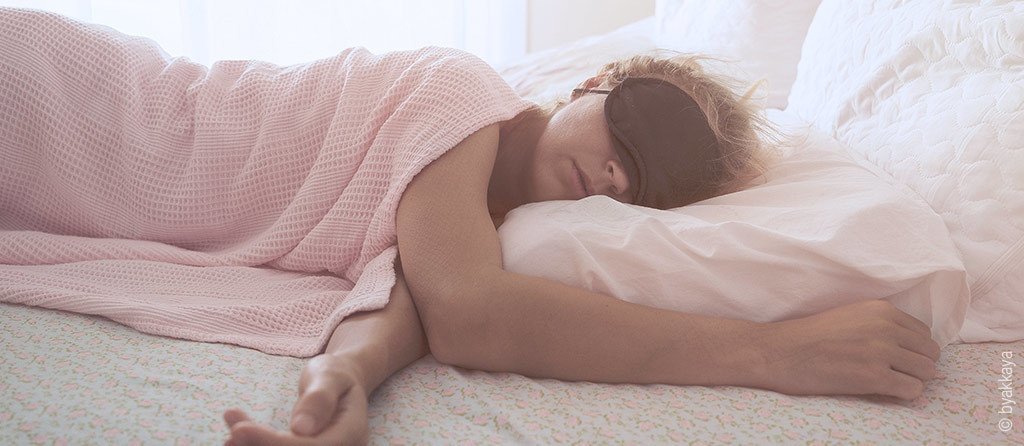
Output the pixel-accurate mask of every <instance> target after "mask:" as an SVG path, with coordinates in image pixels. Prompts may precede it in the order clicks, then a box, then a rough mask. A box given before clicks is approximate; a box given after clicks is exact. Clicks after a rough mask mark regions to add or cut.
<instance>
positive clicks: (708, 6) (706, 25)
mask: <svg viewBox="0 0 1024 446" xmlns="http://www.w3.org/2000/svg"><path fill="white" fill-rule="evenodd" d="M820 1H821V0H657V3H656V5H655V17H656V20H657V30H656V38H655V41H656V42H657V44H658V46H659V47H661V48H666V49H670V50H676V51H682V52H694V53H707V54H711V55H716V56H719V57H722V58H726V59H727V60H730V61H731V62H733V63H735V65H736V67H735V68H738V69H739V70H738V71H737V72H735V73H733V74H734V75H736V76H737V77H740V78H745V79H747V80H750V81H752V82H753V81H756V80H759V79H765V80H767V81H768V85H767V89H766V91H762V92H761V93H762V94H764V93H767V94H766V96H765V106H766V107H769V108H778V109H784V108H785V107H786V99H787V97H788V96H789V89H790V86H792V85H793V80H794V79H795V78H796V67H797V62H799V60H800V48H801V46H802V45H803V42H804V35H805V34H806V33H807V27H808V26H810V23H811V19H812V18H813V17H814V12H815V10H816V9H817V8H818V3H820Z"/></svg>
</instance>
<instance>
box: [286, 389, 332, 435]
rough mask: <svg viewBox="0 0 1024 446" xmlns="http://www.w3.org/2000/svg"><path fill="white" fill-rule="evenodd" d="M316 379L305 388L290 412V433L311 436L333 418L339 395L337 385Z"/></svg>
mask: <svg viewBox="0 0 1024 446" xmlns="http://www.w3.org/2000/svg"><path fill="white" fill-rule="evenodd" d="M325 381H328V380H323V379H317V380H314V381H313V382H312V383H311V384H310V385H309V386H307V387H306V389H305V392H303V393H302V395H301V396H300V397H299V400H298V401H297V402H296V403H295V408H294V409H293V410H292V432H295V433H296V434H297V435H305V436H312V435H316V434H318V433H319V432H320V431H321V430H323V428H324V426H325V425H326V424H327V421H329V420H330V419H331V417H333V416H334V411H335V409H336V408H337V406H338V397H339V396H340V394H341V389H339V388H338V387H339V386H338V385H337V384H334V383H330V382H325Z"/></svg>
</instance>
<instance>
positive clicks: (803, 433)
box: [0, 305, 1024, 445]
mask: <svg viewBox="0 0 1024 446" xmlns="http://www.w3.org/2000/svg"><path fill="white" fill-rule="evenodd" d="M0 349H2V351H3V355H2V356H0V395H2V396H3V398H0V444H80V443H83V442H87V443H103V444H127V445H131V444H154V443H155V444H175V445H189V444H219V443H221V442H222V441H223V440H224V439H225V434H226V432H227V430H226V428H225V426H224V424H223V423H222V422H221V420H220V416H221V413H222V412H223V410H224V409H226V408H228V407H232V406H237V407H241V408H243V409H245V410H247V411H249V412H250V414H252V415H253V416H254V417H255V418H257V419H259V420H262V421H266V422H270V423H271V424H272V425H273V426H276V427H278V428H281V429H283V428H285V426H287V421H288V418H289V415H290V410H291V406H292V403H293V402H294V398H295V392H296V386H297V383H298V377H299V373H300V372H301V370H302V366H303V361H302V360H299V359H295V358H289V357H280V356H272V355H267V354H264V353H261V352H258V351H255V350H250V349H245V348H241V347H236V346H231V345H223V344H207V343H197V342H189V341H182V340H177V339H170V338H162V337H157V336H151V335H146V334H143V333H139V332H136V331H134V330H132V329H130V328H127V327H124V326H121V325H118V324H116V323H113V322H111V321H108V320H106V319H100V318H95V317H89V316H82V315H78V314H71V313H63V312H57V311H51V310H43V309H39V308H32V307H23V306H16V305H0ZM1003 351H1012V352H1013V355H1014V362H1016V363H1021V364H1024V361H1020V360H1019V358H1021V355H1024V341H1020V342H1015V343H1009V344H1000V343H985V344H961V345H951V346H949V347H947V348H946V349H944V350H943V356H942V360H941V362H940V365H939V370H940V373H941V377H940V378H938V379H936V380H933V381H931V382H929V383H928V387H927V389H926V390H925V395H924V396H922V397H921V398H919V399H917V400H915V401H913V402H910V403H902V402H899V401H897V400H892V399H886V398H883V397H852V396H851V397H792V396H787V395H782V394H778V393H775V392H770V391H763V390H758V389H747V388H740V387H680V386H665V385H649V386H645V385H608V384H594V383H587V382H578V383H569V382H562V381H557V380H550V379H529V378H526V377H523V376H520V375H515V374H510V373H487V372H480V371H475V370H466V369H460V368H456V367H451V366H446V365H443V364H439V363H438V362H436V361H435V360H434V359H433V358H432V357H429V356H428V357H426V358H423V359H421V360H419V361H417V362H416V363H415V364H413V365H412V366H410V367H408V368H406V369H405V370H403V371H402V372H400V373H399V374H397V375H396V376H394V377H392V378H391V379H390V380H388V381H387V382H385V383H384V385H382V386H381V388H380V389H378V390H377V392H376V393H375V394H374V395H373V399H372V401H371V404H370V414H369V415H370V430H371V444H391V445H404V444H423V443H428V444H458V445H476V444H495V443H500V444H509V443H533V444H680V443H685V444H693V445H699V444H707V445H711V444H750V443H765V442H770V443H786V444H789V443H800V444H808V445H824V444H834V443H858V444H893V443H900V444H934V445H938V444H963V445H966V444H979V445H981V444H985V445H989V444H1024V416H1022V412H1024V408H1021V407H1020V405H1017V406H1015V407H1014V408H1013V409H1014V414H1013V415H1011V416H1010V417H1009V419H1010V420H1011V422H1012V423H1013V427H1012V429H1010V431H1009V432H1002V431H1000V430H999V428H998V427H997V422H998V421H999V419H1000V418H1002V417H1003V415H1000V414H998V413H997V412H998V410H999V406H1000V402H1001V400H1000V393H999V390H998V386H999V382H998V380H999V379H1000V376H1001V370H1000V369H1001V364H1002V362H1001V359H1000V352H1003ZM1014 373H1015V375H1014V376H1013V387H1014V390H1015V398H1014V399H1016V400H1020V399H1021V398H1020V396H1021V393H1020V389H1021V385H1020V383H1021V381H1022V378H1024V370H1022V369H1020V368H1016V369H1015V370H1014Z"/></svg>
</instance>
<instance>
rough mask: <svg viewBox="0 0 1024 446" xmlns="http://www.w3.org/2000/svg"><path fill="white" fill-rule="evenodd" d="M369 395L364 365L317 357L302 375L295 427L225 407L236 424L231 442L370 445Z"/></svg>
mask: <svg viewBox="0 0 1024 446" xmlns="http://www.w3.org/2000/svg"><path fill="white" fill-rule="evenodd" d="M367 403H368V395H367V392H366V387H365V385H364V384H363V377H362V374H361V372H360V369H359V368H358V366H357V365H356V364H355V363H354V362H352V361H350V360H348V359H346V358H344V357H342V356H338V355H332V354H322V355H320V356H317V357H315V358H313V359H311V360H310V361H309V362H308V363H307V364H306V367H305V369H303V371H302V377H301V378H300V379H299V400H298V401H297V402H296V403H295V407H294V409H293V410H292V422H291V429H292V430H291V432H279V431H276V430H274V429H273V428H271V427H269V426H264V425H260V424H256V423H255V422H253V421H252V420H250V419H249V417H248V416H247V415H246V414H245V412H243V411H241V410H239V409H230V410H228V411H226V412H224V421H225V422H227V424H228V428H229V429H230V430H231V433H230V435H231V436H230V438H228V440H227V442H225V444H226V445H233V446H245V445H328V444H330V445H337V444H342V445H346V446H347V445H350V444H353V445H364V444H366V442H367V441H368V435H369V429H368V426H367V415H366V409H367Z"/></svg>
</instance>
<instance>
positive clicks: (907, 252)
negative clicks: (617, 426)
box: [498, 110, 970, 347]
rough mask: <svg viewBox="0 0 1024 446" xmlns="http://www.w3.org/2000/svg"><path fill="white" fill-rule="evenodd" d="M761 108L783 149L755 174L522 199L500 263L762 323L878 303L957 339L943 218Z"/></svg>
mask: <svg viewBox="0 0 1024 446" xmlns="http://www.w3.org/2000/svg"><path fill="white" fill-rule="evenodd" d="M768 116H769V117H770V118H771V120H772V121H773V122H774V123H775V124H776V126H777V127H780V129H781V130H782V131H783V132H784V133H785V134H788V135H789V139H787V140H784V141H783V144H784V146H783V147H784V148H785V149H786V152H787V153H785V154H783V156H782V159H781V160H779V161H777V162H776V163H775V164H774V165H772V166H770V167H769V169H768V172H767V178H766V179H764V180H759V181H758V184H755V185H753V186H751V187H749V188H747V189H745V190H743V191H740V192H736V193H732V194H728V195H722V196H719V197H715V198H711V199H708V200H704V201H701V202H698V203H695V204H691V205H688V206H684V207H681V208H677V209H671V210H667V211H662V210H657V209H650V208H643V207H639V206H632V205H628V204H623V203H620V202H618V201H615V200H613V199H611V198H608V197H605V196H600V195H598V196H591V197H588V198H586V199H583V200H577V201H548V202H541V203H532V204H528V205H525V206H521V207H519V208H516V209H514V210H513V211H512V212H510V213H509V214H508V215H507V216H506V217H505V222H504V223H503V224H502V225H501V227H500V228H499V230H498V235H499V237H500V239H501V246H502V257H503V264H504V267H505V269H507V270H509V271H514V272H517V273H521V274H526V275H531V276H538V277H545V278H548V279H551V280H555V281H559V282H563V283H565V284H567V285H571V286H576V287H579V288H584V289H588V290H591V291H596V292H600V293H604V294H607V295H611V296H616V297H619V298H621V299H624V300H627V301H629V302H634V303H639V304H644V305H649V306H653V307H659V308H667V309H671V310H677V311H682V312H687V313H696V314H704V315H709V316H718V317H725V318H730V319H744V320H754V321H758V322H774V321H780V320H787V319H793V318H798V317H804V316H809V315H812V314H817V313H820V312H822V311H825V310H827V309H830V308H835V307H837V306H841V305H845V304H849V303H853V302H856V301H860V300H867V299H886V300H888V301H889V302H891V303H893V304H894V305H895V306H896V307H897V308H899V309H901V310H903V311H905V312H907V313H909V314H910V315H912V316H914V317H916V318H918V319H920V320H922V321H924V322H925V323H927V324H928V325H929V326H931V328H932V338H933V339H935V341H936V342H938V343H939V345H940V346H942V347H944V346H946V345H947V344H949V343H950V342H952V341H953V340H955V339H956V336H957V333H958V332H959V331H960V327H961V325H962V324H963V322H964V314H965V312H966V309H967V306H968V304H969V303H970V294H969V292H968V288H967V283H966V274H965V272H964V266H963V262H962V261H961V260H960V258H959V256H957V254H956V249H955V248H954V247H953V243H952V241H951V240H950V238H949V233H948V231H947V230H946V226H945V225H944V224H943V222H942V219H941V218H940V217H939V216H938V215H936V214H935V213H934V212H933V211H932V210H931V208H930V207H928V205H927V204H925V203H924V202H923V201H921V200H920V199H917V198H916V197H915V196H913V195H907V194H904V193H903V192H902V191H901V190H900V189H897V188H896V187H894V186H892V185H890V184H888V183H886V182H885V181H883V180H880V179H879V178H877V177H876V176H875V174H873V173H872V172H871V171H869V170H867V169H865V168H864V167H861V166H860V165H859V164H857V163H856V162H855V161H853V159H852V158H850V156H849V155H846V154H845V153H844V152H845V149H844V148H843V147H841V146H838V145H837V144H836V142H835V141H834V140H832V139H831V138H830V137H827V136H825V135H823V134H822V133H821V132H820V131H818V130H816V129H814V128H813V127H810V126H807V125H806V124H805V123H802V122H800V121H799V120H797V119H793V118H792V116H789V115H786V114H785V113H783V112H781V111H778V110H773V111H770V113H769V114H768Z"/></svg>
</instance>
